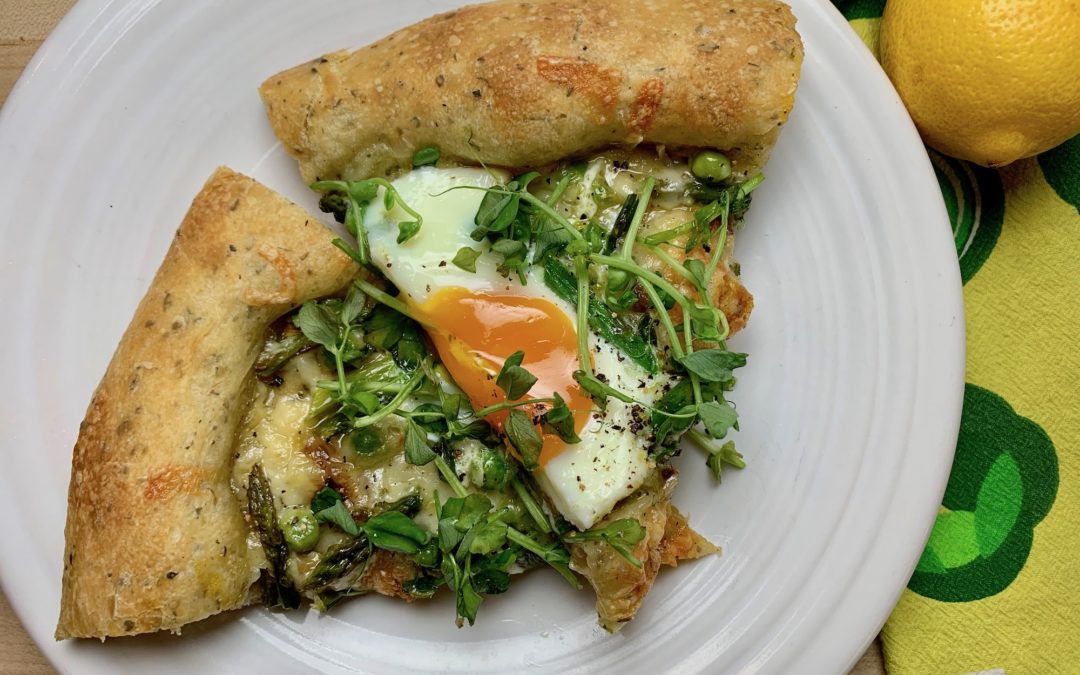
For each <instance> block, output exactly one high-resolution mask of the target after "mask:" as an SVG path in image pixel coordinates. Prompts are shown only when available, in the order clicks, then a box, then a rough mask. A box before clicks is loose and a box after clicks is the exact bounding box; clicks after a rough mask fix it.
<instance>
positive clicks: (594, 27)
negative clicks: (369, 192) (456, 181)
mask: <svg viewBox="0 0 1080 675" xmlns="http://www.w3.org/2000/svg"><path fill="white" fill-rule="evenodd" d="M802 57H803V47H802V42H801V40H800V39H799V35H798V33H796V31H795V19H794V17H793V15H792V14H791V10H790V9H789V8H788V7H787V5H785V4H783V3H781V2H778V1H777V0H644V1H643V2H633V3H628V2H625V1H624V0H533V1H531V2H521V1H511V2H495V3H490V4H483V5H473V6H468V7H464V8H462V9H459V10H456V11H452V12H447V13H445V14H440V15H438V16H435V17H432V18H430V19H427V20H425V21H421V22H420V23H418V24H415V25H413V26H409V27H407V28H404V29H402V30H400V31H398V32H396V33H394V34H392V35H389V36H387V37H386V38H383V39H382V40H379V41H378V42H375V43H373V44H371V45H368V46H366V47H363V48H361V49H359V50H357V51H354V52H352V53H349V52H345V51H339V52H334V53H332V54H327V55H326V56H324V57H322V58H318V59H315V60H313V61H310V62H308V63H304V64H302V65H299V66H296V67H294V68H292V69H290V70H286V71H284V72H281V73H278V74H277V75H273V76H272V77H270V78H269V79H267V80H266V82H264V83H263V85H262V87H261V89H260V92H261V94H262V98H263V102H264V103H265V105H266V109H267V114H268V115H269V118H270V122H271V124H272V125H273V128H274V132H275V133H276V134H277V136H278V138H280V139H281V141H282V143H283V144H284V146H285V149H286V150H287V151H288V152H289V153H290V154H291V155H293V157H295V158H296V159H297V160H299V162H300V169H301V173H302V174H303V176H304V178H305V179H307V180H309V181H310V180H316V179H337V178H346V179H357V178H364V177H368V176H372V175H378V174H385V173H391V172H393V171H395V170H398V169H401V168H405V167H408V166H411V163H410V160H411V157H412V155H413V153H414V152H416V151H417V150H419V149H422V148H425V147H428V146H437V147H438V148H439V149H440V150H441V153H442V156H443V157H446V158H449V159H451V160H456V161H459V162H463V163H466V164H476V163H480V162H482V163H484V164H489V165H501V166H508V167H535V166H539V165H543V164H547V163H549V162H554V161H557V160H561V159H566V158H569V157H575V156H578V155H581V154H583V153H586V152H589V151H591V150H596V149H599V148H603V147H608V146H612V145H628V146H633V145H637V144H639V143H655V144H666V145H670V146H686V147H713V148H718V149H721V150H724V151H726V152H727V153H728V155H729V156H730V157H731V159H732V160H733V162H734V165H735V170H736V171H743V172H747V173H752V172H755V171H757V170H759V169H760V168H761V166H762V165H764V163H765V160H766V159H767V155H768V152H769V150H770V149H771V147H772V145H773V143H774V142H775V140H776V137H777V134H778V133H779V130H780V127H781V126H782V125H783V123H784V122H785V121H786V120H787V117H788V114H789V112H790V111H791V107H792V104H793V102H794V97H795V88H796V84H797V82H798V78H799V70H800V67H801V64H802Z"/></svg>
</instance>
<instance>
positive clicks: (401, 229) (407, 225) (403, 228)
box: [387, 193, 420, 244]
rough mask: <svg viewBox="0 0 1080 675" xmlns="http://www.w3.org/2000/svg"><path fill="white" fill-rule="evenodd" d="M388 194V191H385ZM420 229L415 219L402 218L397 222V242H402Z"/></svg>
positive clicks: (413, 235)
mask: <svg viewBox="0 0 1080 675" xmlns="http://www.w3.org/2000/svg"><path fill="white" fill-rule="evenodd" d="M387 194H389V193H387ZM419 231H420V223H418V222H417V221H415V220H403V221H401V222H400V223H398V236H397V243H399V244H404V243H405V242H407V241H409V240H410V239H412V238H413V237H415V236H416V233H417V232H419Z"/></svg>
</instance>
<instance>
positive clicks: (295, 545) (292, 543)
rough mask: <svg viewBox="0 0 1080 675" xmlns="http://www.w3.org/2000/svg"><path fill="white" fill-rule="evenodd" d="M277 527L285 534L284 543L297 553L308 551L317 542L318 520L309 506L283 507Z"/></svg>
mask: <svg viewBox="0 0 1080 675" xmlns="http://www.w3.org/2000/svg"><path fill="white" fill-rule="evenodd" d="M278 527H279V528H281V533H282V534H283V535H284V536H285V543H286V544H288V545H289V548H291V549H292V550H294V551H296V552H297V553H304V552H306V551H310V550H311V549H313V548H315V544H317V543H318V542H319V521H318V520H316V519H315V514H314V513H312V512H311V509H309V508H306V507H303V506H300V507H293V508H288V509H285V511H284V512H283V513H282V514H281V516H280V517H279V518H278Z"/></svg>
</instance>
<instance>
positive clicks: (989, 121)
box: [880, 0, 1080, 166]
mask: <svg viewBox="0 0 1080 675" xmlns="http://www.w3.org/2000/svg"><path fill="white" fill-rule="evenodd" d="M880 49H881V64H882V66H883V67H884V68H885V72H886V73H888V74H889V77H890V78H891V79H892V81H893V84H894V85H895V86H896V89H897V91H899V92H900V97H901V98H902V99H903V100H904V104H905V105H906V106H907V109H908V112H910V113H911V117H912V119H914V120H915V125H916V126H917V127H918V128H919V132H920V133H921V134H922V136H923V140H924V141H926V143H927V144H928V145H930V146H932V147H934V148H937V149H938V150H940V151H942V152H944V153H945V154H947V155H952V156H953V157H959V158H960V159H967V160H971V161H973V162H978V163H979V164H982V165H984V166H1001V165H1003V164H1008V163H1009V162H1012V161H1014V160H1017V159H1020V158H1022V157H1030V156H1031V155H1035V154H1038V153H1040V152H1042V151H1044V150H1049V149H1050V148H1052V147H1054V146H1055V145H1058V144H1059V143H1062V142H1064V141H1066V140H1068V139H1069V138H1071V137H1072V136H1075V135H1076V134H1077V133H1080V53H1078V50H1080V0H889V2H888V3H887V4H886V5H885V12H884V14H883V15H882V17H881V38H880Z"/></svg>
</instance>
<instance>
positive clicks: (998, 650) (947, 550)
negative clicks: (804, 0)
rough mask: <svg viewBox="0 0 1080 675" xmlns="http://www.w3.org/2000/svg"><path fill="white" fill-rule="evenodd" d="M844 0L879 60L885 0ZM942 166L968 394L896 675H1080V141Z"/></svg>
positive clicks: (898, 612)
mask: <svg viewBox="0 0 1080 675" xmlns="http://www.w3.org/2000/svg"><path fill="white" fill-rule="evenodd" d="M833 2H834V4H835V5H836V6H837V7H838V8H839V9H840V10H841V11H842V12H843V13H844V15H845V16H846V17H847V18H848V19H849V20H850V21H851V24H852V27H853V28H854V29H855V30H856V32H857V33H858V34H859V36H860V37H862V38H863V40H864V41H865V42H866V43H867V46H868V47H870V49H871V51H873V52H874V53H875V55H876V54H877V50H876V39H877V34H878V23H879V20H878V18H877V17H879V16H880V15H881V12H882V9H883V7H884V6H885V2H884V0H833ZM930 157H931V160H932V163H933V164H934V167H935V170H936V171H937V173H938V179H939V182H940V183H941V184H942V191H943V194H944V196H945V201H946V204H947V205H948V206H949V210H950V216H951V217H952V218H953V221H954V222H953V228H954V234H955V235H956V240H957V252H958V254H959V255H960V260H961V271H962V273H963V277H964V283H965V286H964V304H965V311H966V323H967V348H968V353H967V376H966V379H967V382H968V384H967V388H966V392H965V399H964V416H963V420H962V422H961V431H960V438H959V440H958V444H957V456H956V462H955V464H954V466H953V473H952V476H951V477H950V482H949V487H948V489H947V491H946V495H945V499H944V504H943V506H942V507H941V510H940V512H939V515H938V520H937V523H936V524H935V528H934V532H933V533H932V534H931V537H930V542H928V545H927V550H926V551H925V552H924V554H923V557H922V559H921V560H920V562H919V567H918V568H917V569H916V571H915V573H914V574H913V576H912V578H911V580H910V582H909V584H908V588H907V590H905V591H904V593H903V595H902V597H901V598H900V602H899V604H898V605H897V607H896V609H895V610H894V612H893V614H892V616H891V617H890V618H889V621H888V623H887V624H886V626H885V628H884V629H883V631H882V642H883V647H884V655H885V662H886V669H887V670H888V672H889V673H890V675H937V674H939V673H940V674H943V675H951V674H956V675H961V674H967V673H981V672H989V673H1006V674H1007V675H1023V674H1029V673H1030V674H1032V675H1044V674H1053V673H1078V674H1080V137H1077V138H1074V139H1072V140H1070V141H1067V142H1066V143H1065V144H1063V145H1062V146H1060V147H1059V148H1057V149H1055V150H1051V151H1049V152H1047V153H1044V154H1043V155H1040V156H1039V157H1038V158H1032V159H1027V160H1022V161H1020V162H1017V163H1015V164H1012V165H1010V166H1007V167H1005V168H1003V169H1001V170H999V171H993V170H989V169H983V168H981V167H977V166H974V165H971V164H968V163H966V162H960V161H958V160H955V159H951V158H947V157H943V156H941V155H939V154H937V153H934V152H930ZM928 197H929V196H928Z"/></svg>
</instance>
